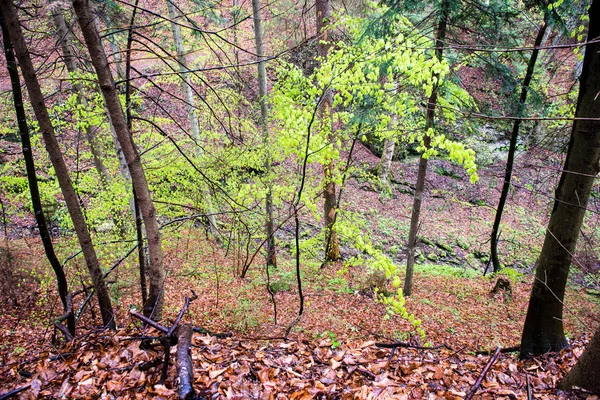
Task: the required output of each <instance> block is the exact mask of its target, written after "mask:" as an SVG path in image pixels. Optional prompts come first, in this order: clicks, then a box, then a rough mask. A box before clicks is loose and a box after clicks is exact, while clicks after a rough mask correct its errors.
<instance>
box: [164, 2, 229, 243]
mask: <svg viewBox="0 0 600 400" xmlns="http://www.w3.org/2000/svg"><path fill="white" fill-rule="evenodd" d="M167 8H168V10H169V18H170V19H171V32H172V33H173V40H174V41H175V50H176V52H177V63H178V64H179V72H180V74H179V76H180V78H181V80H182V86H183V92H184V96H185V102H186V105H185V107H186V110H187V114H188V119H189V121H190V130H191V132H192V138H193V139H194V140H195V141H196V156H197V157H198V158H200V157H201V156H202V148H201V147H200V140H201V137H200V124H199V123H198V117H197V116H196V100H195V98H194V90H193V88H192V80H191V79H190V75H189V69H188V67H187V59H186V56H185V49H184V47H183V38H182V37H181V27H180V26H179V19H180V17H181V15H180V13H179V9H178V8H177V5H176V4H175V3H174V2H173V0H167ZM203 192H204V198H205V199H204V201H205V202H206V210H207V213H206V214H207V216H208V223H209V226H208V229H209V230H210V232H211V233H212V234H213V235H215V234H216V233H217V219H216V217H215V215H214V212H213V209H212V208H213V207H212V199H211V195H210V192H209V191H208V190H206V189H204V190H203Z"/></svg>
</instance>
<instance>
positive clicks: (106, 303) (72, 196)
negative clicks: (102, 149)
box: [0, 0, 116, 329]
mask: <svg viewBox="0 0 600 400" xmlns="http://www.w3.org/2000/svg"><path fill="white" fill-rule="evenodd" d="M0 8H1V10H2V13H3V15H4V18H5V22H6V26H7V30H8V33H9V35H10V38H11V41H12V44H13V47H14V49H15V53H16V56H17V59H18V60H19V65H20V67H21V71H22V73H23V78H24V80H25V84H26V85H27V91H28V93H29V98H30V100H31V104H32V106H33V110H34V113H35V116H36V119H37V121H38V124H39V126H40V131H41V132H42V137H43V138H44V143H45V145H46V150H47V151H48V154H49V156H50V161H51V162H52V166H53V167H54V171H55V173H56V177H57V179H58V183H59V185H60V189H61V192H62V194H63V197H64V199H65V203H66V204H67V208H68V210H69V215H70V216H71V220H72V221H73V226H74V228H75V232H76V234H77V239H78V240H79V245H80V246H81V250H82V252H83V256H84V258H85V262H86V265H87V268H88V271H89V274H90V276H91V278H92V282H93V285H94V290H95V291H96V296H97V298H98V303H99V305H100V312H101V314H102V322H103V324H104V326H105V327H106V328H110V329H114V328H116V323H115V317H114V314H113V310H112V305H111V301H110V297H109V294H108V289H107V286H106V282H105V280H104V277H103V275H102V269H101V268H100V263H99V262H98V258H97V256H96V251H95V249H94V246H93V244H92V238H91V237H90V233H89V230H88V227H87V224H86V222H85V219H84V217H83V213H82V211H81V207H80V204H79V199H78V198H77V194H76V193H75V190H74V189H73V184H72V182H71V177H70V176H69V171H68V169H67V167H66V165H65V162H64V159H63V157H62V153H61V151H60V147H59V145H58V142H57V140H56V137H55V136H54V128H53V127H52V123H51V121H50V117H49V115H48V110H47V109H46V104H45V102H44V95H43V94H42V90H41V88H40V85H39V82H38V80H37V76H36V73H35V69H34V67H33V63H32V62H31V58H30V57H29V51H28V49H27V45H26V44H25V39H24V38H23V33H22V31H21V26H20V23H19V19H18V16H17V12H16V9H15V7H14V6H13V4H12V1H10V0H1V1H0Z"/></svg>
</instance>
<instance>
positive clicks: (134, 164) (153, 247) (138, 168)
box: [73, 0, 165, 321]
mask: <svg viewBox="0 0 600 400" xmlns="http://www.w3.org/2000/svg"><path fill="white" fill-rule="evenodd" d="M73 8H74V9H75V13H76V14H77V20H78V22H79V26H80V28H81V31H82V33H83V37H84V40H85V43H86V46H87V48H88V51H89V53H90V59H91V61H92V65H93V66H94V69H95V71H96V74H97V75H98V82H99V85H100V89H101V90H102V94H103V96H104V102H105V104H106V108H107V110H108V112H109V114H110V118H111V121H112V124H113V127H114V129H115V133H116V135H117V139H118V141H119V143H120V145H121V148H122V150H123V154H124V156H125V159H126V160H127V166H128V167H129V172H130V174H131V182H132V185H133V189H134V190H135V193H136V197H137V201H138V203H139V207H140V210H141V213H142V218H143V220H144V227H145V228H146V235H147V239H148V253H149V259H150V262H149V265H148V268H147V271H148V277H149V281H150V282H149V283H150V287H149V293H148V302H147V304H146V306H145V307H144V314H145V315H146V316H148V317H151V318H152V319H154V320H157V321H158V320H160V319H161V318H162V309H163V305H164V281H165V270H164V267H163V257H162V244H161V238H160V231H159V225H158V219H157V216H156V209H155V208H154V204H153V203H152V198H151V194H150V188H149V186H148V182H147V180H146V175H145V173H144V169H143V166H142V160H141V158H140V154H139V152H138V150H137V148H136V146H135V143H134V142H133V139H132V137H131V134H130V132H129V129H128V128H127V122H126V121H125V115H124V113H123V108H122V107H121V102H120V100H119V95H118V93H117V89H116V86H115V81H114V79H113V76H112V73H111V71H110V68H109V64H108V60H107V58H106V53H105V52H104V47H103V46H102V42H101V41H100V35H99V33H98V30H97V28H96V24H95V23H94V15H93V14H92V12H91V10H90V6H89V2H88V0H74V1H73Z"/></svg>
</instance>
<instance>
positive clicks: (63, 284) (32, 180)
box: [0, 12, 75, 337]
mask: <svg viewBox="0 0 600 400" xmlns="http://www.w3.org/2000/svg"><path fill="white" fill-rule="evenodd" d="M0 25H1V26H2V39H3V42H4V43H3V44H4V54H5V55H6V67H7V69H8V74H9V76H10V83H11V86H12V92H13V100H14V104H15V113H16V115H17V124H18V126H19V133H20V136H21V147H22V150H23V159H24V160H25V170H26V171H27V181H28V182H29V193H30V194H31V203H32V205H33V213H34V215H35V220H36V222H37V224H38V230H39V232H40V238H41V240H42V244H43V246H44V251H45V253H46V258H47V259H48V262H49V263H50V266H51V267H52V269H53V270H54V274H55V275H56V283H57V286H58V296H59V297H60V300H61V302H62V304H63V310H64V313H65V315H67V316H68V317H67V328H68V330H69V333H70V334H71V336H73V337H74V336H75V314H74V313H73V310H72V309H71V308H70V306H71V304H70V302H69V301H68V300H67V296H68V294H69V287H68V283H67V277H66V276H65V271H64V270H63V267H62V265H61V263H60V261H58V258H57V257H56V253H55V252H54V245H53V244H52V238H51V237H50V233H49V232H48V225H47V224H46V217H45V216H44V211H43V209H42V202H41V200H40V191H39V187H38V182H37V176H36V172H35V164H34V160H33V152H32V151H31V140H30V136H29V126H28V125H27V115H26V114H25V107H24V106H23V95H22V93H21V81H20V79H19V71H18V69H17V62H16V60H15V55H14V53H13V50H12V44H11V41H10V38H9V33H8V30H7V29H6V24H5V22H4V16H3V15H2V13H1V12H0ZM7 239H8V238H7Z"/></svg>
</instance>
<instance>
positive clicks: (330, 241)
mask: <svg viewBox="0 0 600 400" xmlns="http://www.w3.org/2000/svg"><path fill="white" fill-rule="evenodd" d="M315 6H316V11H317V37H318V38H319V42H318V43H317V54H318V55H319V56H320V57H323V58H325V57H327V54H328V53H329V48H330V47H331V42H330V41H329V40H330V38H329V30H328V29H327V27H328V26H329V24H330V22H331V21H330V20H331V3H330V0H316V4H315ZM332 104H333V92H332V91H331V89H326V90H325V93H323V98H322V100H321V108H320V110H319V112H320V116H321V118H322V119H324V120H326V121H329V123H330V124H331V107H332ZM329 141H330V143H331V145H332V146H335V141H334V138H333V134H332V135H331V137H330V138H329ZM334 168H335V164H334V161H333V160H330V161H329V163H328V164H326V165H325V166H324V167H323V173H324V182H325V190H324V191H323V197H324V207H323V211H324V221H325V259H326V260H330V261H335V260H338V259H339V258H340V246H339V243H338V237H337V232H336V230H335V227H334V226H333V224H334V222H335V213H336V212H337V210H336V209H335V205H336V201H337V197H336V185H335V182H334V181H333V171H334Z"/></svg>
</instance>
